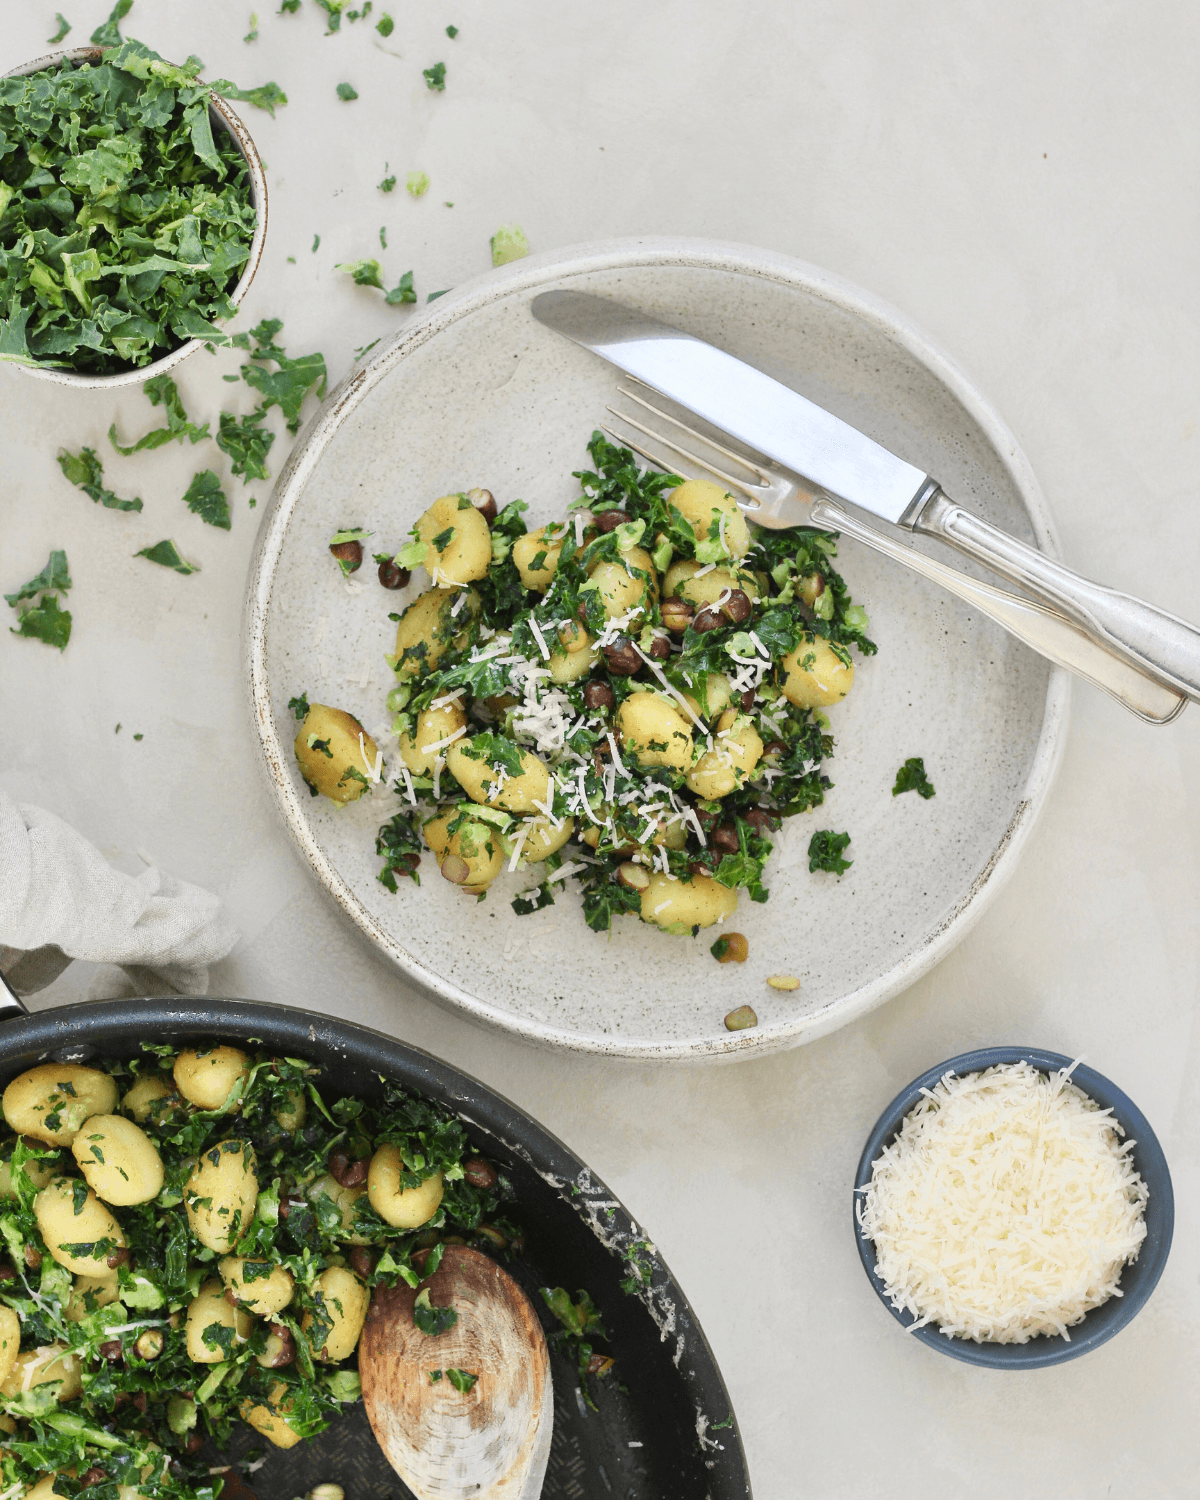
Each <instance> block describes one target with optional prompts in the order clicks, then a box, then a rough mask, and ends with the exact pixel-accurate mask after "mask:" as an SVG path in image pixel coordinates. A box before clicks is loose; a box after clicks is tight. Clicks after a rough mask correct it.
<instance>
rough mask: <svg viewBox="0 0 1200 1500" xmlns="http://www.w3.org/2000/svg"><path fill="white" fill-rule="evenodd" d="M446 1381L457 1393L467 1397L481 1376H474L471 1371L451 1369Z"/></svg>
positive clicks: (447, 1373) (447, 1372) (448, 1371)
mask: <svg viewBox="0 0 1200 1500" xmlns="http://www.w3.org/2000/svg"><path fill="white" fill-rule="evenodd" d="M446 1379H447V1380H448V1381H449V1382H450V1384H451V1385H452V1386H453V1387H454V1389H455V1390H456V1391H458V1392H460V1394H462V1395H464V1396H465V1395H466V1394H467V1392H468V1391H469V1390H470V1389H471V1387H472V1386H473V1385H474V1384H475V1382H476V1381H477V1380H478V1379H479V1376H478V1375H472V1374H471V1373H470V1371H469V1370H458V1369H454V1368H453V1367H451V1368H450V1369H448V1370H447V1371H446Z"/></svg>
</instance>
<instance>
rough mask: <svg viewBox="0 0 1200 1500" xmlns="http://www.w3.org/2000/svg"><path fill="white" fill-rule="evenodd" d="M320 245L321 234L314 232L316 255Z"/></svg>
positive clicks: (313, 247) (313, 244)
mask: <svg viewBox="0 0 1200 1500" xmlns="http://www.w3.org/2000/svg"><path fill="white" fill-rule="evenodd" d="M320 245H321V236H320V235H319V234H314V235H313V242H312V253H313V254H314V255H315V254H316V253H317V251H318V249H319V248H320Z"/></svg>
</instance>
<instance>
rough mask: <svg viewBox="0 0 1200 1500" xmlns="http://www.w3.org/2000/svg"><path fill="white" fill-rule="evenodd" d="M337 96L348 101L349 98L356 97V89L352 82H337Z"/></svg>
mask: <svg viewBox="0 0 1200 1500" xmlns="http://www.w3.org/2000/svg"><path fill="white" fill-rule="evenodd" d="M337 96H338V98H339V99H345V100H346V101H347V102H349V101H350V100H351V99H357V98H358V90H357V89H356V88H355V87H354V85H353V84H352V83H339V84H338V86H337Z"/></svg>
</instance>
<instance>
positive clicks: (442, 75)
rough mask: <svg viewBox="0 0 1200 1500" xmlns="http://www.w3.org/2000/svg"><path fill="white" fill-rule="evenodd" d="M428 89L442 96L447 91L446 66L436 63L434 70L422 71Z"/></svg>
mask: <svg viewBox="0 0 1200 1500" xmlns="http://www.w3.org/2000/svg"><path fill="white" fill-rule="evenodd" d="M422 77H423V78H424V79H425V86H426V88H429V89H432V90H433V91H434V93H437V94H441V93H444V92H445V90H446V64H445V63H434V65H433V67H432V68H425V69H423V70H422Z"/></svg>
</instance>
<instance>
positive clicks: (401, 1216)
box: [367, 1146, 442, 1229]
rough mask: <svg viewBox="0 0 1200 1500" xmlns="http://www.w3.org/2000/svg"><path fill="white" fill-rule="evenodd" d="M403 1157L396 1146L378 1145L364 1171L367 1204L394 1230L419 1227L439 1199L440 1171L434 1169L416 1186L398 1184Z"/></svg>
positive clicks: (432, 1212) (430, 1216) (426, 1219)
mask: <svg viewBox="0 0 1200 1500" xmlns="http://www.w3.org/2000/svg"><path fill="white" fill-rule="evenodd" d="M403 1171H404V1162H403V1158H402V1157H401V1155H400V1151H399V1149H398V1148H397V1147H396V1146H380V1148H379V1149H378V1151H376V1153H375V1155H374V1156H372V1158H371V1166H370V1169H369V1171H368V1172H367V1196H368V1197H369V1198H370V1200H371V1207H372V1208H373V1209H374V1210H375V1212H376V1213H377V1214H378V1215H379V1217H380V1218H381V1219H382V1220H383V1221H384V1223H385V1224H391V1225H392V1227H393V1228H394V1229H419V1228H420V1227H421V1225H422V1224H427V1223H428V1222H429V1220H430V1219H432V1218H433V1216H434V1214H435V1213H437V1211H438V1208H439V1207H440V1206H441V1202H442V1174H441V1173H440V1172H435V1173H434V1174H433V1176H432V1177H427V1178H426V1179H425V1181H424V1182H422V1183H419V1184H418V1185H417V1186H416V1187H402V1186H401V1183H400V1176H401V1173H402V1172H403Z"/></svg>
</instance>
